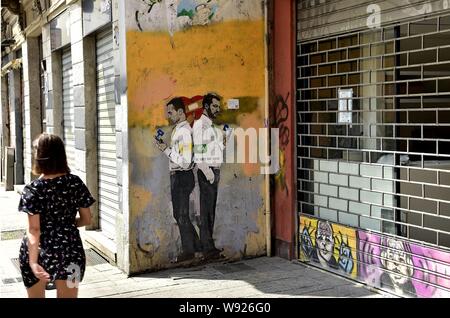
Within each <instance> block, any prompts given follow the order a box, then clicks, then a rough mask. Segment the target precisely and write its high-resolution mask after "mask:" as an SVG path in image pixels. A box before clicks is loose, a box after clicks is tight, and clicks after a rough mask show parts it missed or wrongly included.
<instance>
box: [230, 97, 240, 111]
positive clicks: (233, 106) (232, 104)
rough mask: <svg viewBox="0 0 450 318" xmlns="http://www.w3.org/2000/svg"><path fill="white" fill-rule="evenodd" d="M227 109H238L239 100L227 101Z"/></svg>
mask: <svg viewBox="0 0 450 318" xmlns="http://www.w3.org/2000/svg"><path fill="white" fill-rule="evenodd" d="M227 104H228V109H239V99H229V100H228V103H227Z"/></svg>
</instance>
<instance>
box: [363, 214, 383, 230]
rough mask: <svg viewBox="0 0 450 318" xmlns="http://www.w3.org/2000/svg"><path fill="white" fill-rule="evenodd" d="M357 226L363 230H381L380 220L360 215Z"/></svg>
mask: <svg viewBox="0 0 450 318" xmlns="http://www.w3.org/2000/svg"><path fill="white" fill-rule="evenodd" d="M359 227H360V228H362V229H365V230H372V231H381V221H378V220H374V219H371V218H367V217H364V216H362V217H361V218H360V219H359Z"/></svg>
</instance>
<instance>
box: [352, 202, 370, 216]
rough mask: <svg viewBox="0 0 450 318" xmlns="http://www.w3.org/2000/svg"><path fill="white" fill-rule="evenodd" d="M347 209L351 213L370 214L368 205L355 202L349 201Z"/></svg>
mask: <svg viewBox="0 0 450 318" xmlns="http://www.w3.org/2000/svg"><path fill="white" fill-rule="evenodd" d="M348 210H349V211H350V212H352V213H356V214H361V215H370V205H368V204H364V203H357V202H352V201H350V202H349V206H348Z"/></svg>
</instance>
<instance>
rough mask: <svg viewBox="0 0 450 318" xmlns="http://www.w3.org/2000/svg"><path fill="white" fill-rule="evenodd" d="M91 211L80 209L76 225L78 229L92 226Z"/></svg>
mask: <svg viewBox="0 0 450 318" xmlns="http://www.w3.org/2000/svg"><path fill="white" fill-rule="evenodd" d="M91 219H92V215H91V209H90V208H80V217H79V218H76V220H75V222H76V223H75V224H76V225H77V227H83V226H86V225H90V224H91Z"/></svg>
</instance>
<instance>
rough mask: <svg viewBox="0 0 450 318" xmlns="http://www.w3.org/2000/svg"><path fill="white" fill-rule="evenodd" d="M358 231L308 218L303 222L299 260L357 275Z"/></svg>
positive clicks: (302, 219) (302, 220)
mask: <svg viewBox="0 0 450 318" xmlns="http://www.w3.org/2000/svg"><path fill="white" fill-rule="evenodd" d="M355 236H356V235H355V231H354V230H352V229H351V228H347V227H345V226H342V225H337V224H331V223H330V222H328V221H322V220H317V219H312V218H307V217H302V218H301V223H300V259H301V260H302V261H313V262H315V263H317V264H318V265H320V266H322V267H324V268H327V269H331V270H338V271H343V272H344V273H346V274H348V275H351V276H356V259H355V257H356V256H355V251H356V239H355Z"/></svg>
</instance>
